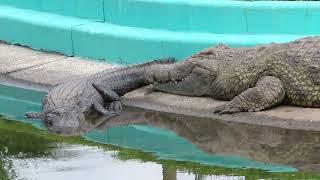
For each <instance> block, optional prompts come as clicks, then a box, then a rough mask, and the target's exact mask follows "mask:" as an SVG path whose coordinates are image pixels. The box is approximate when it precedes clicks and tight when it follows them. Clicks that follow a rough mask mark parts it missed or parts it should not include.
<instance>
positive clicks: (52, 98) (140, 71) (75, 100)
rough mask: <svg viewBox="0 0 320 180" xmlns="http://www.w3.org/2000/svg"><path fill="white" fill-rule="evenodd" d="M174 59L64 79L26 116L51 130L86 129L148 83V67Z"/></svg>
mask: <svg viewBox="0 0 320 180" xmlns="http://www.w3.org/2000/svg"><path fill="white" fill-rule="evenodd" d="M174 62H175V59H174V58H163V59H159V60H154V61H151V62H147V63H143V64H138V65H133V66H129V67H124V68H117V69H112V70H105V71H103V72H100V73H97V74H94V75H92V76H89V77H86V78H81V79H77V80H73V81H70V82H65V83H61V84H59V85H57V86H55V87H53V88H51V89H50V90H49V92H48V95H47V96H45V98H44V99H43V102H42V112H39V113H38V112H27V113H25V116H26V118H28V119H41V120H42V121H43V123H44V124H45V126H46V127H47V128H48V130H50V131H53V132H56V133H59V132H60V131H64V132H66V131H69V132H70V133H71V132H73V133H76V132H77V131H85V130H83V129H79V128H81V127H86V128H87V129H91V128H92V127H90V126H98V125H99V124H100V123H101V122H103V121H105V120H106V119H110V118H113V117H115V116H117V115H119V113H120V112H121V110H122V105H121V102H120V96H122V95H124V94H126V93H128V92H129V91H132V90H134V89H137V88H139V87H142V86H145V85H147V83H146V81H145V79H144V73H145V69H146V68H147V67H150V66H153V65H158V64H171V63H174ZM87 117H94V118H92V119H93V120H94V121H91V120H86V118H87ZM97 117H99V118H97ZM89 127H90V128H89Z"/></svg>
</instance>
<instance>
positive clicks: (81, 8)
mask: <svg viewBox="0 0 320 180" xmlns="http://www.w3.org/2000/svg"><path fill="white" fill-rule="evenodd" d="M103 1H104V0H0V5H6V6H12V7H16V8H21V9H30V10H35V11H42V12H49V13H55V14H60V15H65V16H74V17H80V18H88V19H94V20H97V21H103V20H104V15H103Z"/></svg>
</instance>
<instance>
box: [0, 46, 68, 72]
mask: <svg viewBox="0 0 320 180" xmlns="http://www.w3.org/2000/svg"><path fill="white" fill-rule="evenodd" d="M65 58H66V57H65V56H62V55H58V54H51V53H45V52H40V51H31V50H30V49H29V48H26V47H21V46H14V45H8V44H5V43H1V42H0V60H1V61H0V74H5V73H10V72H14V71H18V70H22V69H25V68H29V67H33V66H37V65H43V64H47V63H51V62H55V61H59V60H62V59H65Z"/></svg>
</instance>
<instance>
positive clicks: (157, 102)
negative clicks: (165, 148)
mask: <svg viewBox="0 0 320 180" xmlns="http://www.w3.org/2000/svg"><path fill="white" fill-rule="evenodd" d="M112 67H114V66H113V65H111V64H108V63H101V62H97V61H84V60H82V59H80V58H74V57H65V56H62V55H58V54H50V53H44V52H39V51H35V50H31V49H28V48H23V47H19V46H12V45H8V44H4V43H2V44H1V43H0V83H5V84H13V85H15V86H22V87H27V88H40V89H41V88H42V89H47V88H48V87H50V86H51V85H55V84H57V83H60V82H64V81H68V80H71V79H75V78H79V77H84V76H88V75H90V74H92V73H95V72H99V71H101V70H104V69H108V68H112ZM122 101H123V103H124V105H126V106H131V107H139V108H144V109H149V110H155V111H163V112H170V113H176V114H185V115H190V116H198V117H206V118H211V119H219V120H224V121H236V122H245V123H250V124H260V125H265V126H277V127H283V128H290V129H307V130H317V131H320V109H312V108H299V107H290V106H280V107H277V108H273V109H271V110H268V111H263V112H258V113H238V114H233V115H216V114H213V113H212V108H213V107H216V106H217V105H220V104H222V103H223V102H221V101H217V100H213V99H211V98H199V97H185V96H177V95H172V94H166V93H161V92H152V90H151V88H150V86H147V87H143V88H141V89H137V90H135V91H132V92H130V93H128V94H126V95H125V96H124V97H123V98H122Z"/></svg>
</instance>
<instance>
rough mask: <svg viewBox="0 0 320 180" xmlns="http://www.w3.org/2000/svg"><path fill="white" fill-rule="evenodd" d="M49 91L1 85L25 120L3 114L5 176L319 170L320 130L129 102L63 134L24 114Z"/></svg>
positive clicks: (10, 108)
mask: <svg viewBox="0 0 320 180" xmlns="http://www.w3.org/2000/svg"><path fill="white" fill-rule="evenodd" d="M44 95H45V93H43V92H37V91H30V90H24V89H19V88H14V87H8V86H0V107H1V110H0V113H1V114H4V115H5V116H6V117H9V118H10V119H14V120H18V121H20V122H16V121H8V120H5V119H7V118H2V119H1V120H0V129H1V130H0V133H1V135H0V141H1V148H0V155H1V156H0V157H1V161H0V167H2V168H1V169H0V174H1V175H0V179H8V178H9V179H10V178H11V179H28V180H29V179H37V180H38V179H40V180H42V179H50V178H51V179H57V178H59V179H71V178H72V179H87V177H92V178H93V179H101V178H106V179H111V180H112V179H168V180H171V179H260V178H261V179H266V178H275V179H279V178H285V179H288V178H289V179H292V178H298V179H301V178H304V179H310V178H313V179H315V178H320V176H318V174H319V172H320V164H319V162H320V155H319V154H318V152H319V150H320V143H319V141H320V133H319V132H312V131H308V132H306V131H301V130H286V129H280V128H271V127H261V126H253V125H247V124H240V123H228V122H221V121H214V120H211V119H205V118H194V117H188V116H182V115H173V114H166V113H160V112H152V111H143V110H140V109H135V108H126V110H125V112H124V113H123V115H122V116H121V117H118V118H117V119H113V120H111V121H107V122H106V123H104V124H103V125H102V126H100V127H99V128H98V129H93V130H92V131H91V132H90V133H88V134H86V135H85V136H84V138H77V137H76V138H66V137H65V138H63V137H60V136H57V135H53V134H50V133H48V132H47V131H45V130H40V129H39V127H40V128H41V127H42V125H41V123H39V122H37V121H32V122H31V121H26V120H24V119H23V113H24V112H25V111H30V110H36V111H37V110H40V106H41V104H40V102H41V99H42V97H43V96H44ZM21 122H22V123H21ZM26 122H28V123H29V124H30V123H31V124H32V125H33V126H36V127H37V128H34V127H31V126H29V125H27V124H26Z"/></svg>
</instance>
